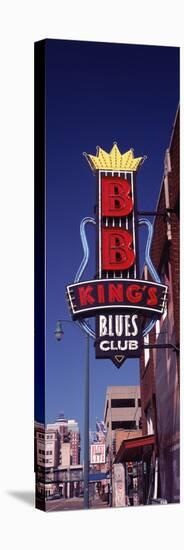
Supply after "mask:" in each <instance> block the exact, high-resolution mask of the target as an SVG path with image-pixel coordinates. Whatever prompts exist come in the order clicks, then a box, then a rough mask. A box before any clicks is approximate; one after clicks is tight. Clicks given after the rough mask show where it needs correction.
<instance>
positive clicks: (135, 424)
mask: <svg viewBox="0 0 184 550" xmlns="http://www.w3.org/2000/svg"><path fill="white" fill-rule="evenodd" d="M104 424H105V427H106V430H107V434H106V451H107V454H109V451H111V459H112V458H114V457H115V455H116V452H117V451H116V445H120V441H119V436H118V435H117V434H118V433H120V432H121V437H122V439H124V438H128V437H131V433H134V432H136V433H137V430H140V427H141V400H140V387H139V386H109V387H108V388H107V392H106V398H105V408H104Z"/></svg>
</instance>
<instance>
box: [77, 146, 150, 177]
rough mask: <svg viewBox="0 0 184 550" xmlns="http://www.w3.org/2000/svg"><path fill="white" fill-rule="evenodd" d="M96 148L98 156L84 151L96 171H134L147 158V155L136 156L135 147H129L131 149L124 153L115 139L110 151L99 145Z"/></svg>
mask: <svg viewBox="0 0 184 550" xmlns="http://www.w3.org/2000/svg"><path fill="white" fill-rule="evenodd" d="M96 149H97V156H96V157H95V156H93V155H89V154H88V153H84V156H85V157H86V159H87V161H88V162H89V165H90V167H91V169H92V170H93V171H94V172H96V170H104V171H106V170H112V171H115V170H117V171H118V170H125V171H126V170H130V171H132V172H136V171H137V170H138V168H139V167H140V166H141V164H143V162H144V160H145V159H146V158H147V157H145V156H144V157H137V158H134V150H133V149H129V151H126V153H124V154H123V155H122V154H121V153H120V150H119V149H118V146H117V143H116V141H114V143H113V147H112V149H111V151H110V153H107V152H106V151H104V150H103V149H101V147H97V148H96Z"/></svg>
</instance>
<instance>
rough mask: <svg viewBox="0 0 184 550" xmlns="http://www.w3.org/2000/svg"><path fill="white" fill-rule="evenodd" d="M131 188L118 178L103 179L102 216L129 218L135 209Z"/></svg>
mask: <svg viewBox="0 0 184 550" xmlns="http://www.w3.org/2000/svg"><path fill="white" fill-rule="evenodd" d="M130 191H131V186H130V184H129V182H128V181H127V180H125V179H124V180H123V179H121V178H117V177H112V178H108V177H103V178H102V216H111V217H117V216H118V217H121V216H122V217H123V216H128V214H130V212H131V211H132V209H133V200H132V197H131V196H130Z"/></svg>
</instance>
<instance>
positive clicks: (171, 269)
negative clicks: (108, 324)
mask: <svg viewBox="0 0 184 550" xmlns="http://www.w3.org/2000/svg"><path fill="white" fill-rule="evenodd" d="M157 213H159V215H157V216H156V217H155V219H154V232H153V238H152V246H151V259H152V261H153V264H154V266H155V268H156V270H157V272H158V274H159V276H160V279H161V281H162V282H163V283H164V284H166V285H167V286H168V302H167V309H166V310H165V312H164V314H163V315H162V318H161V319H160V320H157V322H156V325H155V327H154V329H153V330H152V331H151V333H150V334H149V335H148V336H147V337H146V338H145V339H144V340H145V344H153V345H154V344H156V345H158V344H159V345H160V346H164V345H165V346H166V347H165V348H164V347H160V348H159V347H158V348H153V349H144V351H143V353H142V356H141V360H140V386H141V402H142V429H143V435H150V436H151V434H154V435H155V445H154V451H153V455H152V465H153V468H154V469H155V471H156V472H157V469H158V475H157V473H156V474H155V483H154V494H155V496H156V497H161V498H165V499H166V500H167V502H178V501H179V354H178V350H179V110H178V111H177V114H176V118H175V122H174V126H173V131H172V135H171V140H170V145H169V148H168V149H167V150H166V154H165V162H164V174H163V179H162V182H161V188H160V194H159V199H158V204H157ZM144 277H145V278H148V279H149V273H148V271H147V268H146V267H145V268H144ZM155 467H156V468H155ZM157 467H158V468H157Z"/></svg>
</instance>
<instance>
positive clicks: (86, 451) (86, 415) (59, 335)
mask: <svg viewBox="0 0 184 550" xmlns="http://www.w3.org/2000/svg"><path fill="white" fill-rule="evenodd" d="M62 323H71V324H72V325H73V326H76V325H74V323H73V321H70V320H68V319H60V320H58V321H57V323H56V330H55V337H56V340H57V341H58V342H60V340H61V339H62V337H63V336H64V331H63V329H62ZM88 508H89V334H87V335H86V357H85V379H84V509H88Z"/></svg>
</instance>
